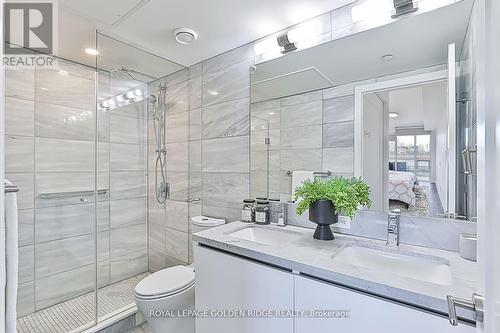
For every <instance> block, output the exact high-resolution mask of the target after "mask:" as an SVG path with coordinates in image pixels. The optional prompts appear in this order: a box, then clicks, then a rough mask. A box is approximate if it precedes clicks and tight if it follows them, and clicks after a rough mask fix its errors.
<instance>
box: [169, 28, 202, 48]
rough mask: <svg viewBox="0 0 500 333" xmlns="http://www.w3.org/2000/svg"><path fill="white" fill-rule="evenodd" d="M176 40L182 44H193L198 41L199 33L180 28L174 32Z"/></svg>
mask: <svg viewBox="0 0 500 333" xmlns="http://www.w3.org/2000/svg"><path fill="white" fill-rule="evenodd" d="M174 37H175V40H176V41H177V42H178V43H180V44H184V45H187V44H191V43H193V42H194V41H195V40H197V39H198V33H197V32H196V31H194V30H193V29H189V28H178V29H175V30H174Z"/></svg>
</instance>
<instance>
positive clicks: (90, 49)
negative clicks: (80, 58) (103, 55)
mask: <svg viewBox="0 0 500 333" xmlns="http://www.w3.org/2000/svg"><path fill="white" fill-rule="evenodd" d="M85 53H87V54H90V55H92V56H96V55H98V54H99V51H97V50H96V49H93V48H91V47H87V48H86V49H85Z"/></svg>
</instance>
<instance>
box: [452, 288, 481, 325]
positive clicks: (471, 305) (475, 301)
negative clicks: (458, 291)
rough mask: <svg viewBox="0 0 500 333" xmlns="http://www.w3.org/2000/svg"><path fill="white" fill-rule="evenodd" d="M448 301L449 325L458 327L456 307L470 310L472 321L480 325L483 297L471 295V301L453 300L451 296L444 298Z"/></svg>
mask: <svg viewBox="0 0 500 333" xmlns="http://www.w3.org/2000/svg"><path fill="white" fill-rule="evenodd" d="M446 300H447V301H448V316H449V319H450V324H451V325H453V326H457V325H458V317H457V306H458V307H460V308H462V309H466V310H470V311H473V312H474V319H475V320H476V322H479V323H482V322H483V321H484V297H483V296H480V295H477V294H473V295H472V300H470V301H469V300H467V299H462V298H455V297H453V296H451V295H448V296H447V297H446Z"/></svg>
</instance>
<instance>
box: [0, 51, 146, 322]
mask: <svg viewBox="0 0 500 333" xmlns="http://www.w3.org/2000/svg"><path fill="white" fill-rule="evenodd" d="M59 66H60V68H59V69H61V70H63V71H62V72H58V71H55V70H48V69H36V70H31V71H28V70H7V71H6V83H7V84H6V137H5V141H6V177H7V178H9V179H10V180H12V181H13V182H14V183H16V184H18V185H19V187H20V192H19V197H18V207H19V246H20V248H19V253H20V276H19V278H20V285H19V300H18V315H19V316H24V315H26V314H29V313H31V312H33V311H35V310H39V309H42V308H45V307H47V306H50V305H53V304H55V303H58V302H61V301H64V300H67V299H69V298H72V297H75V296H78V295H80V294H82V293H85V292H88V291H92V290H94V287H95V286H94V281H95V262H94V248H95V241H94V203H93V195H90V196H86V197H71V196H66V197H62V198H51V199H44V198H42V197H41V194H43V193H53V192H70V191H89V190H93V189H94V180H95V178H94V123H95V110H94V105H95V97H94V94H95V91H94V89H95V88H94V87H95V85H94V71H93V70H91V69H88V68H86V67H83V66H77V65H74V64H70V63H66V62H64V61H62V60H61V61H59ZM135 108H136V109H137V110H140V111H141V112H139V113H137V112H136V113H132V112H128V110H129V109H131V107H128V108H124V110H121V109H115V110H113V111H111V112H102V113H100V114H99V132H98V137H99V142H98V169H99V174H98V187H99V188H100V189H109V190H108V191H107V192H106V194H104V195H100V197H99V200H100V202H99V203H98V230H99V234H98V248H99V252H98V276H99V285H100V286H103V285H106V284H109V283H110V282H112V281H118V280H122V279H125V278H127V277H129V276H132V275H136V274H138V273H142V272H144V271H146V270H147V259H148V258H147V245H146V244H147V238H146V234H147V232H146V230H147V224H146V223H147V220H146V208H147V206H146V195H147V194H146V184H147V183H146V182H147V175H146V171H147V170H146V158H145V154H146V150H145V139H146V136H145V134H146V122H145V118H144V116H141V113H142V114H143V113H144V110H145V108H144V106H138V105H136V106H135ZM122 111H123V112H122ZM54 258H56V259H57V260H54Z"/></svg>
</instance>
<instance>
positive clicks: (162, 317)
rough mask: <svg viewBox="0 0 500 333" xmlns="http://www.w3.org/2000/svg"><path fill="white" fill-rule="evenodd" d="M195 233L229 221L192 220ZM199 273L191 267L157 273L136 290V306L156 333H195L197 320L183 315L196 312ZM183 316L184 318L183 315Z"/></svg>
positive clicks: (197, 217)
mask: <svg viewBox="0 0 500 333" xmlns="http://www.w3.org/2000/svg"><path fill="white" fill-rule="evenodd" d="M191 222H192V224H193V226H196V227H195V228H194V231H193V232H198V231H202V230H204V229H208V228H213V227H216V226H219V225H222V224H224V223H226V221H225V220H221V219H214V218H209V217H205V216H196V217H193V218H191ZM194 283H195V273H194V268H193V267H191V266H174V267H169V268H165V269H162V270H160V271H158V272H155V273H153V274H151V275H149V276H147V277H146V278H144V279H142V280H141V282H139V283H138V284H137V286H136V287H135V302H136V304H137V308H138V309H139V311H140V312H141V313H142V314H143V315H144V317H145V318H146V321H147V322H148V323H149V325H150V326H151V328H152V329H153V331H154V332H156V333H171V332H172V333H194V332H195V318H194V317H183V316H182V313H179V311H184V310H194ZM179 314H180V315H179Z"/></svg>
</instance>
